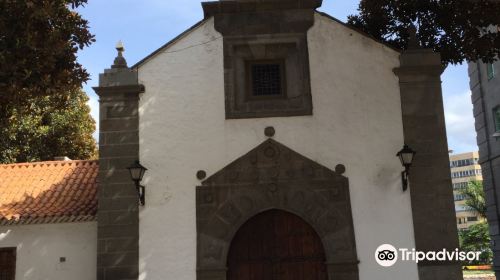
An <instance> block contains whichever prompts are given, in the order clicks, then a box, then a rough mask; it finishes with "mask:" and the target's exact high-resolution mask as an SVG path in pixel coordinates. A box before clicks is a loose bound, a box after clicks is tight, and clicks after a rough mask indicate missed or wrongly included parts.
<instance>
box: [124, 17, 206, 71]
mask: <svg viewBox="0 0 500 280" xmlns="http://www.w3.org/2000/svg"><path fill="white" fill-rule="evenodd" d="M209 19H210V18H206V19H202V20H200V21H198V22H197V23H196V24H194V25H193V26H191V27H189V28H188V29H187V30H186V31H184V32H182V33H181V34H179V35H177V36H176V37H175V38H174V39H172V40H170V41H168V42H167V43H166V44H164V45H163V46H161V47H159V48H158V49H156V50H155V51H153V52H152V53H150V54H148V55H147V56H146V57H144V58H143V59H141V60H140V61H139V62H137V63H136V64H134V65H132V66H131V67H130V68H131V69H137V68H139V67H140V66H141V65H142V64H144V63H146V62H147V61H148V60H149V59H150V58H152V57H153V56H155V55H156V54H158V53H159V52H161V51H162V50H163V49H165V48H168V47H170V46H171V45H173V44H175V43H177V41H179V40H180V39H182V38H183V37H184V36H186V35H188V34H189V33H191V31H194V30H195V29H196V28H198V27H200V26H201V25H203V24H204V23H205V22H207V21H208V20H209Z"/></svg>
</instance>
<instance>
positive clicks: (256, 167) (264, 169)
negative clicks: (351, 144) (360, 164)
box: [202, 139, 347, 186]
mask: <svg viewBox="0 0 500 280" xmlns="http://www.w3.org/2000/svg"><path fill="white" fill-rule="evenodd" d="M344 172H345V167H344V166H342V165H338V166H337V168H336V171H332V170H330V169H328V168H326V167H324V166H322V165H320V164H318V163H316V162H314V161H312V160H310V159H308V158H306V157H304V156H302V155H300V154H299V153H297V152H294V151H293V150H291V149H289V148H287V147H286V146H284V145H282V144H280V143H279V142H276V141H274V140H272V139H268V140H267V141H265V142H264V143H262V144H260V145H259V146H258V147H256V148H255V149H253V150H252V151H250V152H249V153H247V154H246V155H244V156H242V157H240V158H239V159H237V160H235V161H234V162H232V163H230V164H229V165H227V166H226V167H224V168H223V169H222V170H220V171H218V172H217V173H215V174H214V175H212V176H211V177H210V178H208V179H206V180H205V181H203V182H202V185H203V186H227V185H232V186H234V185H244V184H255V183H266V182H286V181H290V180H307V181H309V180H314V181H319V180H335V181H338V182H339V183H340V182H343V181H345V183H346V184H347V178H345V177H344V176H342V174H343V173H344Z"/></svg>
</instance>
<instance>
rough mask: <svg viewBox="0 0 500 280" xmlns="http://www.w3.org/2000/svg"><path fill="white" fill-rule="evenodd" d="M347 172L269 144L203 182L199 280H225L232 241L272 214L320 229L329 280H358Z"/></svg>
mask: <svg viewBox="0 0 500 280" xmlns="http://www.w3.org/2000/svg"><path fill="white" fill-rule="evenodd" d="M344 172H345V167H344V166H343V165H337V167H336V168H335V171H333V170H330V169H328V168H327V167H325V166H322V165H321V164H318V163H316V162H314V161H313V160H311V159H308V158H306V157H304V156H302V155H300V154H299V153H297V152H295V151H293V150H291V149H290V148H288V147H286V146H284V145H283V144H281V143H279V142H276V141H274V140H272V139H269V140H266V141H265V142H263V143H262V144H260V145H259V146H257V147H256V148H254V149H253V150H251V151H250V152H248V153H247V154H245V155H243V156H241V157H240V158H239V159H237V160H235V161H234V162H232V163H230V164H228V165H227V166H226V167H225V168H223V169H222V170H220V171H219V172H217V173H215V174H214V175H212V176H211V177H209V178H208V179H206V180H205V181H203V182H202V185H201V186H199V187H197V188H196V219H197V236H198V245H197V267H198V279H199V280H200V279H221V280H222V279H225V269H226V263H227V253H228V251H229V246H230V244H231V240H232V238H233V236H234V235H235V233H236V232H237V230H238V229H239V228H240V226H241V225H242V224H243V223H245V222H246V221H247V220H248V219H250V218H251V217H253V216H255V215H256V214H258V213H260V212H263V211H266V210H269V209H280V210H284V211H288V212H291V213H294V214H296V215H298V216H300V217H301V218H303V219H304V220H305V221H306V222H308V223H309V224H310V225H311V226H312V227H313V228H314V229H315V230H316V232H317V233H318V235H319V236H320V238H321V240H322V242H323V246H324V249H325V254H326V258H327V265H328V270H329V279H334V276H333V275H335V277H337V278H335V279H348V280H354V279H358V278H357V277H358V273H357V263H358V260H357V254H356V244H355V238H354V228H353V221H352V214H351V204H350V196H349V182H348V179H347V178H346V177H344V176H343V175H342V174H343V173H344ZM340 276H342V277H343V278H338V277H340Z"/></svg>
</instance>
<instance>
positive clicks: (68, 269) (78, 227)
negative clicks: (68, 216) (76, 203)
mask: <svg viewBox="0 0 500 280" xmlns="http://www.w3.org/2000/svg"><path fill="white" fill-rule="evenodd" d="M2 247H4V248H5V247H16V248H17V258H16V280H69V279H71V280H95V279H96V263H97V261H96V257H97V223H96V222H87V223H68V224H44V225H23V226H0V248H2ZM61 257H65V258H66V262H64V263H61V262H60V258H61Z"/></svg>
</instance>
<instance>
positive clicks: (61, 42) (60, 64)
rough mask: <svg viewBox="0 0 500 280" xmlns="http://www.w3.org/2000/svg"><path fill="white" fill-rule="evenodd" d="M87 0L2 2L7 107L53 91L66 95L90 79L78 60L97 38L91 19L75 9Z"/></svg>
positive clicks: (2, 80) (0, 61)
mask: <svg viewBox="0 0 500 280" xmlns="http://www.w3.org/2000/svg"><path fill="white" fill-rule="evenodd" d="M86 2H87V1H86V0H50V1H45V0H31V1H30V0H1V1H0V88H1V89H2V90H1V91H0V93H1V96H0V97H1V99H0V102H2V103H0V104H1V105H2V106H5V104H12V105H16V102H22V100H23V99H25V98H26V97H32V96H45V95H47V94H52V95H62V98H63V99H64V97H65V95H66V92H67V91H68V90H71V89H73V88H79V87H81V85H82V83H83V82H85V81H87V80H88V77H89V74H88V73H87V72H86V71H85V69H83V67H82V66H81V65H80V64H78V63H77V62H76V53H77V51H78V50H79V49H82V48H84V47H85V46H88V45H89V44H91V43H92V42H93V41H94V37H93V35H91V34H90V32H89V31H88V22H87V21H86V20H84V19H82V17H81V16H80V15H79V14H78V13H76V12H75V11H74V10H73V9H74V8H76V7H79V6H81V5H83V4H85V3H86ZM6 102H9V103H6Z"/></svg>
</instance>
